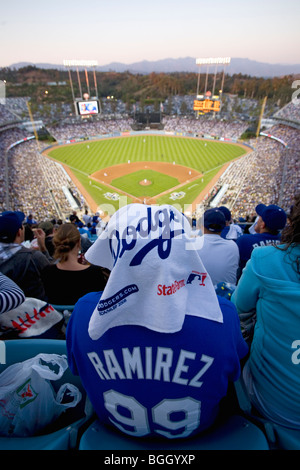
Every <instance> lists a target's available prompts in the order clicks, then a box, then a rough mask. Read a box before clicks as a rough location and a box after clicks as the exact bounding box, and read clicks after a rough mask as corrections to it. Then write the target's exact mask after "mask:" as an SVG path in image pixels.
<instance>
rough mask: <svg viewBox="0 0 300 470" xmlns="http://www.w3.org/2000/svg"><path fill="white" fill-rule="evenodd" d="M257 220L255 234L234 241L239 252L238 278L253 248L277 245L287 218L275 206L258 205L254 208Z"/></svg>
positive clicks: (279, 208) (282, 211)
mask: <svg viewBox="0 0 300 470" xmlns="http://www.w3.org/2000/svg"><path fill="white" fill-rule="evenodd" d="M255 210H256V213H257V215H258V219H257V221H256V224H255V226H254V230H255V233H253V234H245V235H243V236H242V237H239V238H238V239H237V240H236V244H237V246H238V248H239V252H240V266H239V273H238V278H240V276H241V274H242V270H243V268H244V267H245V266H246V263H247V261H248V260H249V259H250V257H251V253H252V251H253V249H254V248H256V247H259V246H268V245H279V243H280V231H281V230H282V229H283V228H284V227H285V225H286V221H287V216H286V213H285V211H284V210H283V209H282V208H281V207H279V206H277V205H275V204H270V205H269V206H266V205H265V204H258V206H256V208H255Z"/></svg>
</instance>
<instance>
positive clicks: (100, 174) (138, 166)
mask: <svg viewBox="0 0 300 470" xmlns="http://www.w3.org/2000/svg"><path fill="white" fill-rule="evenodd" d="M140 170H153V171H157V172H158V173H164V174H166V175H168V176H173V177H174V178H177V179H178V181H179V183H185V182H186V181H187V180H189V179H192V178H196V177H197V178H199V177H200V176H202V175H201V173H199V172H198V171H196V170H193V169H192V168H188V167H186V166H183V165H173V164H172V163H167V162H133V163H121V164H119V165H114V166H110V167H108V168H103V169H102V170H99V171H96V172H95V173H93V174H92V175H90V178H92V179H94V180H96V181H99V182H101V183H104V184H111V183H112V181H113V180H114V179H116V178H120V177H121V176H125V175H128V174H129V173H135V172H136V171H140Z"/></svg>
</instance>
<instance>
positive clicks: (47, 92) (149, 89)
mask: <svg viewBox="0 0 300 470" xmlns="http://www.w3.org/2000/svg"><path fill="white" fill-rule="evenodd" d="M72 74H73V78H72V84H73V89H74V94H75V97H76V98H79V97H80V86H79V83H78V80H77V75H76V73H75V72H72ZM79 76H80V84H81V91H82V93H84V92H86V91H87V89H86V88H87V87H86V79H85V73H84V71H79ZM296 78H297V77H295V76H293V75H287V76H284V77H275V78H263V77H252V76H250V75H243V74H234V75H227V74H225V77H224V89H223V93H229V94H233V95H237V96H238V97H242V98H249V99H255V100H260V99H262V98H264V97H265V96H267V97H268V101H272V102H274V103H277V104H278V105H279V106H284V105H285V104H286V103H288V102H289V101H290V100H291V96H292V83H293V81H295V80H296ZM0 80H2V81H4V80H5V81H6V96H7V97H10V96H11V97H21V96H30V97H31V99H32V101H35V102H36V103H45V102H49V103H59V102H71V101H72V92H71V86H70V81H69V74H68V72H67V71H66V70H57V69H40V68H37V67H35V66H26V67H23V68H19V69H10V68H1V69H0ZM201 80H202V81H201V82H200V88H199V92H203V91H204V88H203V87H204V76H202V79H201ZM89 81H90V88H91V89H90V91H91V95H92V96H94V95H95V90H94V89H93V83H94V80H93V78H92V77H91V78H90V80H89ZM96 82H97V91H98V96H99V97H102V98H104V97H107V96H113V97H114V98H115V99H120V100H122V101H123V102H125V103H131V104H132V103H134V102H139V101H145V100H155V101H164V100H166V99H167V98H169V97H170V96H176V95H181V96H182V95H196V92H197V87H198V74H196V73H185V72H178V73H155V72H153V73H150V74H146V75H143V74H133V73H131V72H129V71H128V72H123V73H117V72H113V71H110V72H96ZM49 83H51V84H50V85H49ZM221 83H222V74H221V73H219V74H217V75H216V77H214V74H209V75H208V77H207V87H206V89H207V90H210V91H212V90H213V89H215V93H216V94H217V93H218V92H219V90H220V87H221ZM54 84H55V85H54Z"/></svg>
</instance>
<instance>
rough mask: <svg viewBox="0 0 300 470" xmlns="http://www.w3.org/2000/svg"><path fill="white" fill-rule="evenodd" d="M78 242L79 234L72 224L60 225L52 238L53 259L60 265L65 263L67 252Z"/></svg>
mask: <svg viewBox="0 0 300 470" xmlns="http://www.w3.org/2000/svg"><path fill="white" fill-rule="evenodd" d="M78 242H80V233H79V231H78V229H77V227H76V226H75V225H74V224H71V223H65V224H62V225H60V226H59V228H58V229H57V230H56V232H55V234H54V236H53V243H54V247H55V250H54V254H53V256H54V258H55V259H59V261H60V262H62V263H63V262H64V261H67V260H68V255H69V252H70V251H71V250H73V248H74V247H75V246H76V244H77V243H78Z"/></svg>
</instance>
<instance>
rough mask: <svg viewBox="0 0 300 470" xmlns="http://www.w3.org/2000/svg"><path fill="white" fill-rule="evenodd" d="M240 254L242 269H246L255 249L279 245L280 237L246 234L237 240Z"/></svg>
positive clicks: (267, 234) (268, 234) (266, 234)
mask: <svg viewBox="0 0 300 470" xmlns="http://www.w3.org/2000/svg"><path fill="white" fill-rule="evenodd" d="M235 243H236V244H237V246H238V248H239V253H240V267H242V268H243V267H244V266H245V265H246V263H247V261H248V260H249V259H250V257H251V253H252V251H253V250H254V248H257V247H260V246H269V245H275V244H276V245H278V244H279V243H280V235H272V234H270V233H254V234H245V235H243V236H242V237H239V238H237V240H235Z"/></svg>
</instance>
